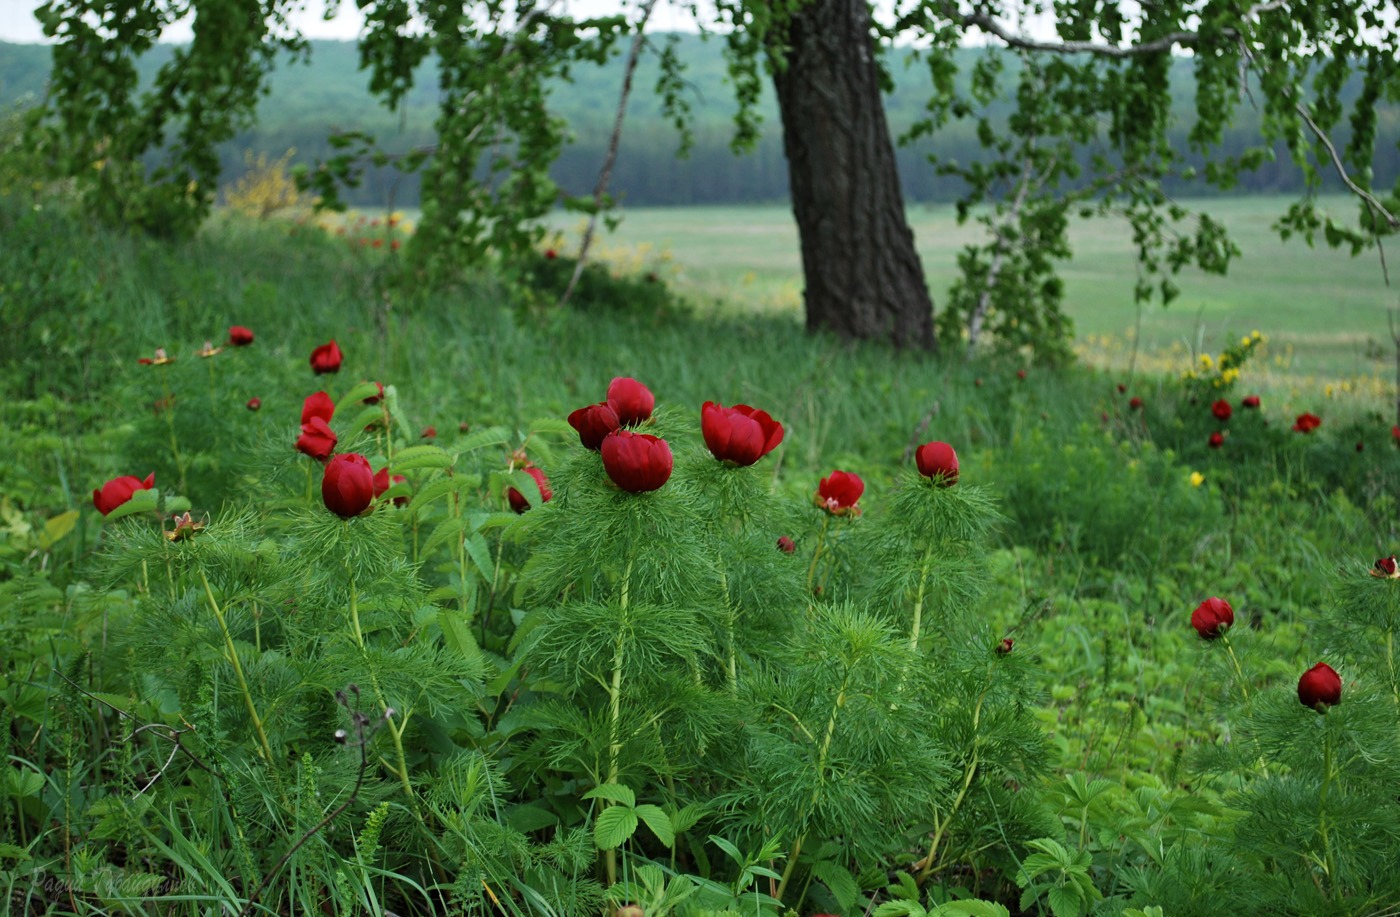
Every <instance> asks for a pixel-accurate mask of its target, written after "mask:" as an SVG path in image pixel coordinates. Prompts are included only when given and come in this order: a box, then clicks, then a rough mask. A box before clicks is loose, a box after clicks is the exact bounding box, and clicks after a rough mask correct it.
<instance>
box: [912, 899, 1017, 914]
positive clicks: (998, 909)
mask: <svg viewBox="0 0 1400 917" xmlns="http://www.w3.org/2000/svg"><path fill="white" fill-rule="evenodd" d="M929 917H1011V912H1010V911H1009V910H1007V909H1006V908H1005V907H1003V906H1002V905H1000V904H997V903H995V902H993V901H978V900H970V901H949V902H947V903H945V904H940V905H939V906H938V907H936V908H934V909H933V910H931V911H929Z"/></svg>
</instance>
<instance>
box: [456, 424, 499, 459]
mask: <svg viewBox="0 0 1400 917" xmlns="http://www.w3.org/2000/svg"><path fill="white" fill-rule="evenodd" d="M509 442H510V432H509V431H508V430H506V428H505V427H487V428H486V429H484V430H473V431H472V432H471V433H469V434H467V436H466V438H465V439H463V440H461V441H460V442H457V443H454V444H453V446H452V448H453V451H455V452H456V453H457V454H458V455H461V454H462V453H464V452H475V451H476V450H477V449H484V448H485V447H487V446H503V445H506V444H507V443H509Z"/></svg>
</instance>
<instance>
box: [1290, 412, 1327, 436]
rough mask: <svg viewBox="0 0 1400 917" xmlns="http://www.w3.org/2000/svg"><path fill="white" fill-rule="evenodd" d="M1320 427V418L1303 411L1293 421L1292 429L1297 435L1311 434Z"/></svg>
mask: <svg viewBox="0 0 1400 917" xmlns="http://www.w3.org/2000/svg"><path fill="white" fill-rule="evenodd" d="M1320 426H1322V418H1321V417H1318V416H1317V415H1316V414H1310V413H1308V412H1306V411H1304V412H1303V413H1302V414H1299V415H1298V418H1297V419H1296V420H1294V421H1293V429H1294V430H1295V431H1296V432H1298V433H1311V432H1312V431H1314V430H1316V429H1317V428H1318V427H1320Z"/></svg>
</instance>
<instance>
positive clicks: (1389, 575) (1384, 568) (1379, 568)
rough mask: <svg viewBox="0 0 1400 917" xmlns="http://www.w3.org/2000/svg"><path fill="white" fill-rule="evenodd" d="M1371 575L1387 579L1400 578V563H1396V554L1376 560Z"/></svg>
mask: <svg viewBox="0 0 1400 917" xmlns="http://www.w3.org/2000/svg"><path fill="white" fill-rule="evenodd" d="M1371 575H1372V576H1381V577H1385V578H1386V579H1400V565H1397V564H1396V561H1395V555H1394V554H1392V555H1390V556H1389V557H1382V558H1381V559H1380V560H1378V561H1376V563H1375V566H1374V567H1372V568H1371Z"/></svg>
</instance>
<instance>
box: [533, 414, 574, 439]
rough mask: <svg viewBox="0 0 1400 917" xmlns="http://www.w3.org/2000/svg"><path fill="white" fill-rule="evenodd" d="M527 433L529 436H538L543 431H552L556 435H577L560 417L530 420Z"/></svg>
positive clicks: (543, 432)
mask: <svg viewBox="0 0 1400 917" xmlns="http://www.w3.org/2000/svg"><path fill="white" fill-rule="evenodd" d="M529 433H530V435H531V436H539V435H541V434H545V433H553V434H554V435H556V436H577V435H578V431H577V430H575V429H574V428H573V427H571V426H569V422H568V421H567V420H564V419H563V418H562V417H540V418H537V419H535V420H532V421H531V422H530V430H529Z"/></svg>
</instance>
